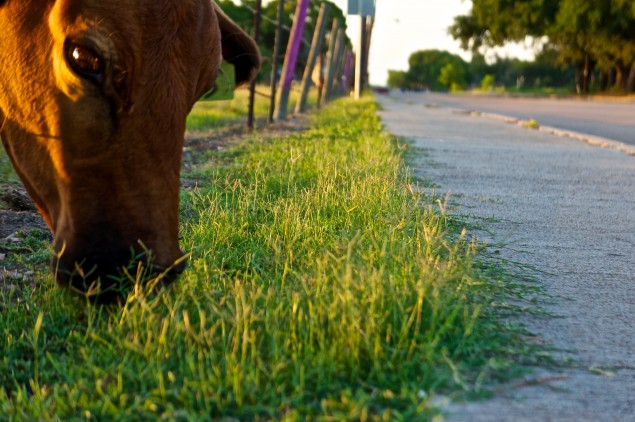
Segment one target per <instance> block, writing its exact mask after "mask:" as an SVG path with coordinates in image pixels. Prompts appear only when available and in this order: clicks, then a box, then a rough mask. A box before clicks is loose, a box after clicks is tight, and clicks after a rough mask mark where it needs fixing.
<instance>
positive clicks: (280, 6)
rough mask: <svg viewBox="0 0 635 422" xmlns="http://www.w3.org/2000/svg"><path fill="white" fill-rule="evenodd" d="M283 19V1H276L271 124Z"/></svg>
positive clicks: (270, 108)
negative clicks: (276, 21)
mask: <svg viewBox="0 0 635 422" xmlns="http://www.w3.org/2000/svg"><path fill="white" fill-rule="evenodd" d="M283 17H284V0H278V26H277V27H276V40H275V46H274V48H273V56H272V57H271V100H270V103H269V116H268V119H267V121H268V122H269V123H273V112H274V110H275V108H276V91H277V82H278V56H279V55H280V44H281V40H282V18H283Z"/></svg>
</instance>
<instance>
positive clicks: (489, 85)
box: [481, 75, 496, 91]
mask: <svg viewBox="0 0 635 422" xmlns="http://www.w3.org/2000/svg"><path fill="white" fill-rule="evenodd" d="M495 84H496V79H495V78H494V75H485V76H483V79H482V80H481V89H482V90H483V91H491V90H493V89H494V85H495Z"/></svg>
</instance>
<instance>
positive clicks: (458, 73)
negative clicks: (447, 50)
mask: <svg viewBox="0 0 635 422" xmlns="http://www.w3.org/2000/svg"><path fill="white" fill-rule="evenodd" d="M465 73H466V70H465V66H457V65H456V63H448V64H446V65H445V66H443V67H442V68H441V72H440V73H439V82H440V83H441V84H442V85H443V86H445V87H447V88H450V90H451V91H452V92H456V91H460V90H461V89H463V88H465V85H466V83H465Z"/></svg>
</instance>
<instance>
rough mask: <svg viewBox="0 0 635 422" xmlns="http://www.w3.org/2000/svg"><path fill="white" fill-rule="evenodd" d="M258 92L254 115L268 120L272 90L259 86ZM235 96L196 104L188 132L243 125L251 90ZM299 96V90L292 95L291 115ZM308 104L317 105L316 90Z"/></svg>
mask: <svg viewBox="0 0 635 422" xmlns="http://www.w3.org/2000/svg"><path fill="white" fill-rule="evenodd" d="M296 88H297V87H296ZM256 92H257V93H258V95H256V100H255V106H254V114H255V116H256V118H257V119H259V120H266V118H267V116H268V114H269V104H270V99H269V97H267V95H268V94H269V93H270V89H269V87H268V86H265V85H258V86H257V87H256ZM234 94H235V96H234V99H233V100H231V101H199V102H198V103H196V104H195V105H194V108H193V109H192V112H191V113H190V114H189V116H188V117H187V126H186V127H187V130H189V131H195V132H205V131H208V130H213V129H218V128H220V127H223V126H227V125H228V124H236V123H243V122H244V121H245V119H246V116H247V113H246V110H247V108H248V105H249V90H248V89H247V88H240V89H238V90H237V91H235V93H234ZM298 96H299V92H298V90H297V89H296V90H294V91H293V92H292V93H291V95H290V101H289V108H288V109H289V114H293V110H294V109H295V103H296V101H297V99H298ZM307 104H308V106H309V107H311V106H315V104H317V91H316V90H315V89H313V90H311V91H310V92H309V97H308V99H307Z"/></svg>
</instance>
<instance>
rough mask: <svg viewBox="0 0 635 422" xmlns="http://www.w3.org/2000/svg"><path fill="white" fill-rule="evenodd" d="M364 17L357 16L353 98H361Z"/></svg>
mask: <svg viewBox="0 0 635 422" xmlns="http://www.w3.org/2000/svg"><path fill="white" fill-rule="evenodd" d="M365 23H366V19H365V18H364V16H362V15H360V16H359V38H358V40H357V41H358V43H357V52H356V57H355V99H356V100H359V99H360V98H362V78H363V76H362V73H363V71H364V69H363V68H364V32H365V31H364V29H365V28H366V25H365Z"/></svg>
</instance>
